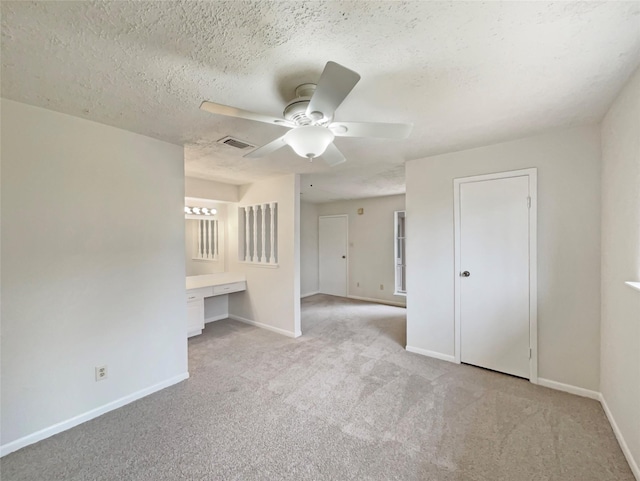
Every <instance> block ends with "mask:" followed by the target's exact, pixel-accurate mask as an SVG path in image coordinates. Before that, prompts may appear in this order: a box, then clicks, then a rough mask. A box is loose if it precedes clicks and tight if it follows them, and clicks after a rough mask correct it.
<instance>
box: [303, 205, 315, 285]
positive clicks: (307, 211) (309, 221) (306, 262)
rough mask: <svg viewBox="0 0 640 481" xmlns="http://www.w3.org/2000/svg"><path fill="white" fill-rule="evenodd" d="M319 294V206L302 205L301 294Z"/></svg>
mask: <svg viewBox="0 0 640 481" xmlns="http://www.w3.org/2000/svg"><path fill="white" fill-rule="evenodd" d="M316 292H318V206H317V205H316V204H310V203H309V202H301V203H300V293H301V295H302V296H303V297H304V296H305V295H308V294H313V293H316Z"/></svg>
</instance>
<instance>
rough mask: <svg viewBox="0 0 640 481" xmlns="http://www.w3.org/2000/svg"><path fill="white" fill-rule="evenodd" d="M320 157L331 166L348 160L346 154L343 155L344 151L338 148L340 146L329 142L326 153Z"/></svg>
mask: <svg viewBox="0 0 640 481" xmlns="http://www.w3.org/2000/svg"><path fill="white" fill-rule="evenodd" d="M320 157H321V158H322V160H324V161H325V162H326V163H327V164H328V165H330V166H331V167H333V166H334V165H338V164H341V163H343V162H346V160H347V159H345V157H344V155H342V152H340V151H339V150H338V147H336V146H335V144H329V146H328V147H327V150H325V151H324V154H322V155H321V156H320Z"/></svg>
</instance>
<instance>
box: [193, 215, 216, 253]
mask: <svg viewBox="0 0 640 481" xmlns="http://www.w3.org/2000/svg"><path fill="white" fill-rule="evenodd" d="M193 234H194V235H193V256H192V258H193V259H198V260H204V261H217V260H218V259H219V258H220V237H219V235H218V221H217V219H197V220H196V221H195V222H194V233H193Z"/></svg>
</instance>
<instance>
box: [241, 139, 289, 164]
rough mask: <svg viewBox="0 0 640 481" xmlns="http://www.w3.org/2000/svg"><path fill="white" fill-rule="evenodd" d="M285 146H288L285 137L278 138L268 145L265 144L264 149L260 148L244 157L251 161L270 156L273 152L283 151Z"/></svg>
mask: <svg viewBox="0 0 640 481" xmlns="http://www.w3.org/2000/svg"><path fill="white" fill-rule="evenodd" d="M285 145H287V144H286V142H285V141H284V135H283V136H282V137H278V138H277V139H276V140H272V141H271V142H269V143H268V144H264V145H263V146H262V147H258V148H257V149H256V150H254V151H252V152H249V153H248V154H245V155H243V157H248V158H251V159H254V158H258V157H264V156H265V155H269V154H270V153H271V152H275V151H276V150H278V149H281V148H282V147H284V146H285Z"/></svg>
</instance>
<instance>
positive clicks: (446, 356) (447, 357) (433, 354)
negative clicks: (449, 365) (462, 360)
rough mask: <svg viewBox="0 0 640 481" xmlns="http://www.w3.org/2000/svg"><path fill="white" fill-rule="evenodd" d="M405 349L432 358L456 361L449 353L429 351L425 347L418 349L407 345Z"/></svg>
mask: <svg viewBox="0 0 640 481" xmlns="http://www.w3.org/2000/svg"><path fill="white" fill-rule="evenodd" d="M406 349H407V351H409V352H413V353H415V354H422V355H423V356H427V357H433V358H434V359H440V360H441V361H448V362H453V363H455V362H456V357H455V356H450V355H449V354H442V353H441V352H435V351H429V350H427V349H420V348H419V347H413V346H407V347H406Z"/></svg>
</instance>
